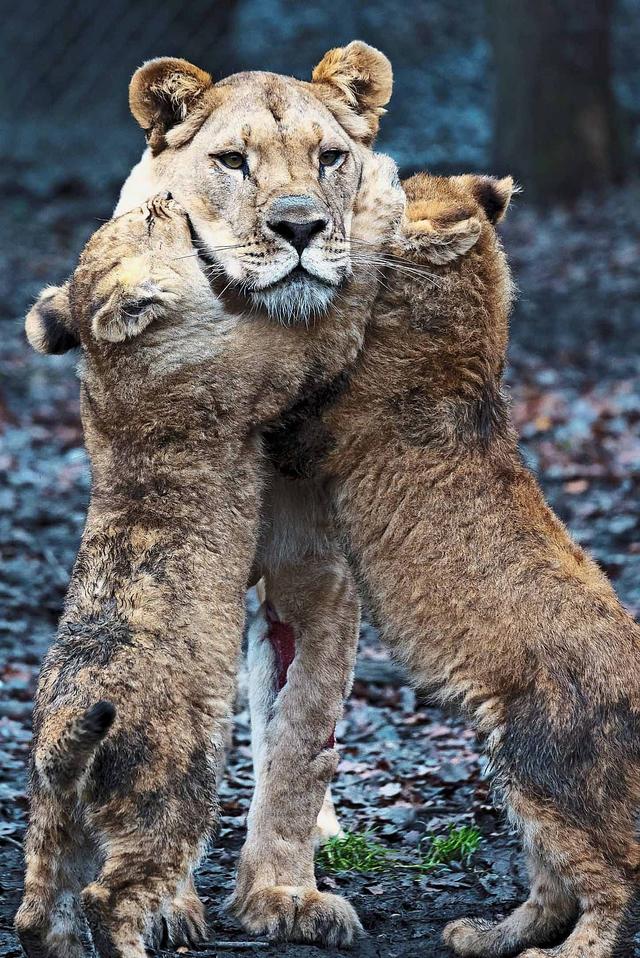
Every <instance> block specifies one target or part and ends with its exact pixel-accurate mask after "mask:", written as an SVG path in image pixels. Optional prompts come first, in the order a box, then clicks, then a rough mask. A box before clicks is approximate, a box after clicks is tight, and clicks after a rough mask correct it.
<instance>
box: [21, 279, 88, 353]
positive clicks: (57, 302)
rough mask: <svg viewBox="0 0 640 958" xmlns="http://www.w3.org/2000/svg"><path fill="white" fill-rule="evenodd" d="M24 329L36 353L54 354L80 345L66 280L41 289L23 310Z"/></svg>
mask: <svg viewBox="0 0 640 958" xmlns="http://www.w3.org/2000/svg"><path fill="white" fill-rule="evenodd" d="M24 331H25V333H26V335H27V339H28V340H29V343H30V345H31V346H32V347H33V348H34V349H35V350H36V352H39V353H46V354H48V355H58V354H59V353H66V352H68V351H69V350H70V349H75V348H76V346H79V345H80V339H79V338H78V335H77V333H76V331H75V329H74V326H73V322H72V320H71V309H70V306H69V284H68V283H65V284H64V286H47V287H45V289H43V290H42V292H41V293H40V295H39V296H38V299H37V300H36V302H35V303H34V304H33V306H32V307H31V309H30V310H29V312H28V313H27V316H26V319H25V322H24Z"/></svg>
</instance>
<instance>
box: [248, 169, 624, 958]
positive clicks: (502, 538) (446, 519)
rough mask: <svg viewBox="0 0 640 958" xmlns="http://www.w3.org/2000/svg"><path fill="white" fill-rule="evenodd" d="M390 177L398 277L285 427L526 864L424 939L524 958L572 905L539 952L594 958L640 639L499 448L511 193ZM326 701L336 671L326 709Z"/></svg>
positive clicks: (603, 944) (602, 942)
mask: <svg viewBox="0 0 640 958" xmlns="http://www.w3.org/2000/svg"><path fill="white" fill-rule="evenodd" d="M405 186H406V192H407V197H408V200H409V204H408V207H407V226H406V240H405V242H404V243H403V244H401V245H400V246H399V247H398V248H397V249H396V251H395V252H396V255H398V256H401V257H403V262H404V263H405V265H406V264H407V261H408V262H409V263H410V264H411V266H412V268H413V269H414V272H412V273H408V272H406V271H403V270H402V269H394V264H393V263H392V262H390V264H389V267H388V269H387V274H386V276H385V278H384V283H383V285H382V287H381V291H380V294H379V298H378V300H377V303H376V306H375V309H374V313H373V317H372V321H371V323H370V325H369V327H368V332H367V337H366V341H365V346H364V349H363V352H362V354H361V358H360V360H359V362H358V364H357V366H356V368H355V370H354V371H353V373H352V375H351V376H350V381H349V386H348V388H347V389H346V390H345V391H344V392H343V393H342V395H341V396H339V397H338V398H337V400H336V401H335V402H333V404H328V405H327V407H326V410H325V412H324V414H323V415H321V417H320V418H319V417H318V415H317V411H316V414H315V415H314V416H312V417H310V420H309V421H308V422H306V423H298V424H297V425H296V424H295V423H294V421H293V420H291V419H289V423H290V424H294V425H296V429H297V443H298V446H299V447H300V448H302V449H307V450H308V449H316V450H318V455H317V456H316V457H315V459H313V460H312V461H309V459H308V458H307V464H308V468H309V469H310V471H311V472H313V471H314V470H315V471H317V472H320V473H322V474H324V475H325V476H327V477H330V479H331V482H332V490H333V496H334V502H335V505H336V510H337V518H338V521H339V526H340V529H341V532H342V533H343V534H344V535H345V537H346V544H347V548H348V550H349V554H350V555H351V556H352V559H353V565H354V568H355V570H356V573H357V576H358V579H359V582H360V585H361V588H362V589H363V591H364V594H365V595H366V598H367V600H368V604H369V605H370V607H371V609H372V612H373V614H374V617H375V620H376V622H377V623H378V625H379V627H380V630H381V634H382V637H383V638H384V639H385V641H386V642H388V643H389V644H390V646H391V648H392V649H393V651H394V652H395V654H396V655H397V656H398V657H399V658H400V659H401V660H402V661H403V663H405V665H407V666H408V668H409V669H410V671H411V672H412V674H413V676H414V678H415V681H416V682H417V683H419V684H420V685H422V686H426V687H429V688H431V689H432V690H433V691H435V692H436V693H437V694H439V695H440V697H441V699H442V700H443V701H450V702H452V703H454V704H457V705H458V706H459V707H460V708H462V709H463V710H464V712H465V713H466V714H468V715H469V716H470V717H471V718H472V719H473V720H475V722H476V724H477V726H478V728H479V729H480V731H481V732H482V733H483V734H484V735H486V736H487V743H488V747H489V751H490V757H491V761H492V765H493V767H494V769H495V771H496V781H497V785H498V786H499V790H500V792H501V793H502V796H503V798H504V799H505V801H506V803H507V807H508V809H509V814H510V816H511V818H512V820H513V822H514V824H515V825H517V826H518V827H519V828H520V830H521V831H522V835H523V839H524V843H525V847H526V849H527V851H528V853H529V855H530V861H531V867H532V879H533V888H532V892H531V897H530V899H529V902H528V903H527V904H526V905H525V906H522V908H520V909H518V910H517V911H516V912H515V913H514V914H513V915H512V916H510V917H509V918H507V919H506V920H505V921H504V922H502V923H498V924H497V925H495V926H488V925H487V924H486V923H482V922H473V921H468V920H463V921H461V922H454V923H452V924H450V925H449V926H448V927H447V929H446V930H445V941H446V942H447V944H449V945H450V946H451V947H452V948H453V949H454V950H456V951H457V953H459V954H460V955H469V956H472V955H473V956H500V955H507V954H516V953H521V954H522V955H524V956H527V958H533V956H538V955H542V954H547V952H543V951H541V950H540V948H539V947H538V946H542V945H545V944H547V943H549V942H550V941H551V940H552V939H553V938H554V937H556V936H558V934H559V933H561V932H564V933H565V934H566V933H567V931H568V930H569V928H570V925H571V922H572V920H573V919H574V918H575V915H576V914H578V915H579V918H578V923H577V925H576V927H575V930H574V931H573V932H572V933H571V934H570V935H569V937H568V938H567V939H566V941H565V942H564V944H563V945H562V946H561V947H560V949H559V950H556V951H553V954H554V955H557V956H562V958H585V956H589V958H609V956H611V955H613V954H614V952H615V953H617V951H616V949H619V948H623V947H624V941H625V939H624V935H625V933H626V932H627V931H628V928H627V925H628V923H629V922H630V921H631V918H632V917H633V909H634V906H635V904H636V902H635V898H636V895H637V891H636V883H637V869H638V865H639V863H640V856H639V847H638V843H637V839H636V833H635V822H636V817H637V812H638V804H639V800H640V786H639V784H638V782H639V773H640V672H639V668H638V660H639V653H640V630H639V629H638V627H637V625H636V624H635V623H634V622H633V620H632V619H631V618H630V617H629V615H627V613H626V612H625V611H624V610H623V609H622V607H621V605H620V603H619V602H618V600H617V598H616V596H615V594H614V592H613V590H612V588H611V586H610V584H609V582H608V581H607V579H606V577H605V576H604V575H603V573H602V572H601V571H600V570H599V569H598V567H597V566H596V565H595V563H594V562H593V561H592V560H591V559H590V558H588V557H587V556H586V555H585V554H584V552H583V551H582V550H581V549H580V548H579V547H578V546H577V545H575V544H574V543H573V542H572V541H571V539H570V537H569V536H568V534H567V532H566V530H565V528H564V527H563V525H562V524H561V523H560V521H559V520H558V519H557V518H556V517H555V516H554V515H553V513H552V512H551V510H550V509H549V508H548V506H547V505H546V504H545V502H544V500H543V498H542V495H541V493H540V491H539V489H538V487H537V484H536V482H535V480H534V478H533V477H532V476H531V474H530V473H529V472H528V470H527V469H526V468H525V467H524V466H523V465H522V463H521V461H520V458H519V456H518V452H517V445H516V437H515V435H514V432H513V429H512V427H511V424H510V421H509V414H508V406H507V404H506V400H505V398H504V396H503V394H502V391H501V377H502V370H503V366H504V361H505V350H506V343H507V316H508V311H509V306H510V301H511V280H510V277H509V272H508V269H507V265H506V261H505V258H504V254H503V252H502V250H501V247H500V244H499V241H498V239H497V237H496V234H495V231H494V228H493V225H492V224H493V223H495V222H497V221H498V220H499V219H500V218H501V216H502V215H503V213H504V209H505V207H506V204H507V202H508V198H509V195H510V192H511V189H510V186H511V184H510V183H509V182H508V181H490V180H487V178H472V177H462V178H460V177H453V178H450V179H441V178H436V177H429V176H425V175H420V176H417V177H414V178H413V179H411V180H409V181H408V182H407V183H406V184H405ZM443 251H448V254H447V255H446V256H443ZM399 265H401V263H400V264H399ZM314 436H315V440H314ZM318 436H322V442H321V443H320V442H319V441H318ZM314 442H315V445H314ZM274 451H275V457H274V458H275V460H276V461H278V460H279V465H280V468H281V469H283V470H285V471H288V470H290V469H291V468H292V463H294V462H296V461H301V460H300V458H299V448H298V450H296V441H295V440H294V439H293V438H292V437H289V440H288V442H287V443H286V444H285V443H280V444H279V445H278V446H277V447H276V448H275V450H272V453H273V452H274ZM296 456H298V459H296ZM298 574H299V575H302V572H299V573H298ZM317 575H318V572H317V570H316V576H317ZM268 598H269V592H268V590H267V599H268ZM310 604H311V605H312V604H313V599H312V601H311V603H310ZM311 614H312V609H311V608H310V609H309V610H307V612H306V615H307V616H309V615H311ZM301 641H304V640H301ZM307 681H308V682H313V681H316V680H315V678H314V679H311V677H309V679H308V680H307ZM338 689H339V680H338V677H337V676H336V683H335V687H334V691H333V693H332V697H331V700H332V702H335V700H336V699H337V697H338V695H339V691H338ZM281 772H282V774H284V772H283V768H282V766H281ZM283 787H284V786H282V785H281V788H283Z"/></svg>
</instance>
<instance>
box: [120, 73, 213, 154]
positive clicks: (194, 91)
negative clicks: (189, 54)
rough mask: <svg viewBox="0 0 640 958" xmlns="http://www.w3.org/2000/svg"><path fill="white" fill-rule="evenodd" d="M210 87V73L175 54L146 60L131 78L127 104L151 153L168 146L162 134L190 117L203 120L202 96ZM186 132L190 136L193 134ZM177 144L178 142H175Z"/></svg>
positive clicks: (211, 84)
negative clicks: (141, 130) (140, 128)
mask: <svg viewBox="0 0 640 958" xmlns="http://www.w3.org/2000/svg"><path fill="white" fill-rule="evenodd" d="M212 87H213V80H212V79H211V76H210V74H208V73H207V72H206V71H205V70H201V69H200V68H199V67H196V66H194V65H193V64H192V63H188V62H187V61H186V60H178V59H176V58H174V57H159V58H158V59H156V60H148V61H147V62H146V63H144V64H143V65H142V66H141V67H140V68H139V69H138V70H136V72H135V73H134V74H133V77H132V78H131V83H130V85H129V106H130V107H131V112H132V113H133V115H134V117H135V118H136V120H137V121H138V123H139V124H140V126H141V127H142V129H143V130H144V131H145V133H146V136H147V142H148V143H149V146H150V147H151V150H152V152H153V153H159V152H160V151H161V150H163V149H164V148H165V146H166V145H167V141H166V139H165V134H166V133H167V132H168V131H169V130H170V129H171V128H172V127H174V126H176V125H177V124H179V123H182V122H183V121H184V120H186V119H187V118H188V117H189V116H191V117H192V118H193V119H194V120H200V121H201V120H202V119H204V115H205V114H204V113H203V111H201V110H199V109H198V108H199V107H201V106H202V96H203V94H204V93H206V91H207V90H210V89H211V88H212ZM193 132H195V129H194V130H193V131H191V130H190V131H189V136H192V135H193ZM175 145H178V144H175Z"/></svg>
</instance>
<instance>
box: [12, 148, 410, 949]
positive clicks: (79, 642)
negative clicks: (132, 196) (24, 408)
mask: <svg viewBox="0 0 640 958" xmlns="http://www.w3.org/2000/svg"><path fill="white" fill-rule="evenodd" d="M403 206H404V195H403V193H402V190H401V189H400V188H399V185H398V184H397V177H396V173H395V167H394V165H393V163H391V162H390V161H389V160H387V158H385V157H374V156H373V155H368V156H366V157H365V158H364V160H363V181H362V184H361V187H360V190H359V192H358V194H357V197H356V198H355V202H354V206H353V208H352V211H351V215H352V219H353V223H352V230H353V235H354V237H358V236H364V235H371V234H372V233H373V234H376V235H379V236H380V243H382V242H384V241H385V240H387V239H388V237H389V236H390V235H391V234H392V233H393V231H394V230H395V228H396V226H397V223H398V221H399V219H400V216H401V213H402V209H403ZM191 235H192V231H191V229H190V223H189V220H188V218H187V216H186V214H185V213H184V211H183V210H182V209H181V208H180V207H178V206H177V204H176V203H175V202H174V201H172V200H168V199H155V200H153V201H152V202H151V203H148V204H145V206H144V207H143V209H142V210H136V211H134V212H132V213H129V214H124V215H123V216H121V217H119V218H118V219H116V220H113V221H112V222H111V223H110V224H107V225H106V226H104V227H103V228H102V229H101V230H100V231H99V232H98V233H97V234H96V236H95V237H94V238H93V239H92V240H91V241H90V243H89V244H88V247H87V249H86V251H85V253H84V254H83V256H82V258H81V261H80V265H79V267H78V269H77V271H76V273H75V274H74V277H73V279H72V281H71V282H70V284H67V285H66V286H65V287H63V288H61V289H58V290H51V289H49V290H46V291H45V292H44V293H43V295H42V297H41V299H40V300H39V301H38V303H37V304H36V305H35V306H34V308H33V310H32V311H31V313H30V314H29V317H28V318H27V324H26V325H27V332H28V336H29V338H30V341H31V342H32V344H33V345H34V346H35V347H36V348H38V349H40V350H41V351H44V352H50V351H60V349H61V348H62V347H61V344H62V345H64V346H67V347H68V346H69V345H72V344H77V343H80V344H81V345H82V348H83V361H82V363H81V377H82V383H83V393H82V415H83V423H84V428H85V435H86V441H87V447H88V450H89V453H90V456H91V460H92V472H93V489H92V501H91V507H90V511H89V517H88V521H87V528H86V530H85V535H84V538H83V543H82V547H81V551H80V555H79V557H78V562H77V564H76V568H75V571H74V577H73V580H72V583H71V586H70V591H69V597H68V601H67V608H66V611H65V615H64V617H63V620H62V622H61V625H60V631H59V635H58V639H57V641H56V643H55V645H54V646H53V648H52V650H51V651H50V653H49V654H48V656H47V660H46V662H45V665H44V667H43V672H42V679H41V683H40V687H39V690H38V697H37V705H36V720H35V729H36V736H35V744H34V760H33V769H34V771H33V787H32V809H31V824H30V829H29V835H28V840H27V878H26V884H25V898H24V900H23V903H22V905H21V908H20V910H19V912H18V916H17V919H16V924H17V928H18V931H19V934H20V937H21V940H22V941H23V943H24V945H25V948H26V949H27V951H28V952H29V954H30V955H32V956H39V955H50V956H52V958H53V956H56V958H58V956H63V955H79V954H81V953H82V941H81V939H82V927H83V921H82V911H84V913H85V914H86V917H87V918H88V919H89V923H90V926H91V930H92V935H93V939H94V943H95V945H96V947H97V949H98V951H99V953H100V954H101V955H105V956H106V955H109V956H113V955H120V954H122V955H124V954H127V955H128V956H130V955H133V954H138V955H142V954H143V953H144V947H145V944H154V943H156V942H157V941H158V940H159V939H158V930H159V928H160V927H161V920H162V921H164V922H165V924H166V926H167V929H168V939H169V941H171V942H174V943H175V942H179V941H182V940H185V939H186V940H187V941H189V940H194V939H196V938H197V937H198V936H201V934H202V930H203V920H202V909H201V906H200V904H199V902H198V899H197V896H196V894H195V891H194V889H193V884H192V880H191V872H192V870H193V867H194V865H195V863H196V862H197V859H198V857H199V854H200V853H201V850H202V847H203V845H204V844H205V842H206V839H207V837H208V835H209V832H210V830H211V827H212V825H213V821H214V816H213V812H214V808H213V806H214V803H215V794H216V777H217V772H218V768H219V759H220V756H221V753H222V748H223V743H224V738H225V729H226V725H227V720H228V714H229V707H230V699H231V696H232V693H233V689H234V677H235V666H236V659H237V653H238V647H239V640H240V634H241V628H242V618H243V594H244V589H245V587H246V583H247V580H248V578H249V573H250V568H251V561H252V558H253V555H254V551H255V544H256V534H257V525H258V522H257V520H258V510H259V503H260V495H261V482H260V472H261V470H260V465H261V453H260V446H261V443H260V436H259V428H260V427H261V426H262V425H264V424H265V423H266V422H268V421H270V420H274V419H275V418H276V417H277V416H279V415H282V414H283V412H284V411H286V409H287V408H288V407H289V406H290V405H291V404H292V403H293V401H294V399H295V397H296V396H298V395H304V394H305V393H306V392H307V391H309V389H316V388H319V387H320V388H321V387H322V384H323V383H325V384H328V383H331V382H334V381H335V379H336V377H338V376H339V375H340V374H341V373H342V370H343V368H344V367H345V366H346V365H348V364H349V363H352V362H353V361H354V360H355V358H356V356H357V353H358V351H359V349H360V348H361V345H362V339H363V335H364V325H365V320H366V318H367V316H368V314H369V312H370V309H371V305H372V302H373V297H374V295H375V287H374V286H372V284H371V283H370V281H369V276H368V274H367V272H366V271H365V270H363V269H360V268H359V267H357V266H356V268H355V270H354V271H353V273H352V275H351V277H350V280H349V283H348V286H346V287H345V289H344V290H343V292H342V295H341V300H340V305H339V306H336V307H334V308H333V309H332V310H331V311H330V312H329V313H328V314H327V315H326V317H323V318H322V319H317V320H316V322H315V323H314V325H313V327H312V328H310V329H305V328H304V327H303V326H294V327H290V328H284V327H282V326H279V325H277V324H274V323H272V322H271V321H270V320H268V319H266V318H260V317H259V316H251V317H245V316H243V315H242V314H240V315H238V314H237V313H235V312H231V311H228V310H226V309H225V307H224V305H223V303H222V301H221V300H220V299H219V297H217V296H216V294H215V293H214V292H213V291H212V289H211V287H210V284H209V282H208V279H207V270H206V265H205V264H204V263H203V262H202V261H201V260H200V259H199V258H198V257H197V256H196V254H195V252H194V250H193V247H192V245H191ZM203 267H204V268H203ZM111 725H113V728H111ZM332 745H333V743H332V742H329V741H328V740H327V741H325V742H324V743H323V748H322V749H321V751H322V754H321V755H318V756H317V761H316V768H317V769H323V772H322V775H323V780H324V787H326V783H327V781H328V778H329V777H330V774H331V773H332V771H333V770H334V768H335V764H336V753H335V750H334V749H333V747H332ZM314 904H315V907H316V909H317V910H319V911H320V912H326V913H327V914H329V915H331V916H333V915H334V914H335V913H336V912H339V911H340V910H342V911H343V912H344V913H345V916H346V918H345V920H346V921H347V922H348V924H349V927H356V928H357V927H359V926H358V921H357V918H356V916H355V914H354V913H352V911H351V909H350V907H349V906H348V905H346V903H344V902H342V900H341V899H339V898H337V896H331V895H319V894H318V893H317V892H315V900H314Z"/></svg>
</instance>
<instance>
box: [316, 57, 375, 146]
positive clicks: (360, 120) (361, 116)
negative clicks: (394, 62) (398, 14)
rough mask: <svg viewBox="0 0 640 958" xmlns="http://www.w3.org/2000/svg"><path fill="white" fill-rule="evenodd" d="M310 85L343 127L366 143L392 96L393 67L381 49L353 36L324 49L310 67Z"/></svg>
mask: <svg viewBox="0 0 640 958" xmlns="http://www.w3.org/2000/svg"><path fill="white" fill-rule="evenodd" d="M312 86H313V87H314V92H315V93H316V95H317V96H319V98H320V99H321V100H323V101H324V103H325V105H326V106H327V107H328V108H329V109H330V110H331V112H332V113H333V114H334V115H335V117H336V119H337V120H338V122H339V123H340V124H341V125H342V126H343V127H344V128H345V129H346V131H347V132H348V133H349V134H350V135H351V136H353V137H354V139H357V140H361V141H362V142H363V143H367V144H368V143H371V142H372V140H373V139H374V137H375V135H376V133H377V132H378V126H379V123H380V117H381V116H382V115H383V114H384V113H385V112H386V111H385V109H384V107H385V106H386V104H387V103H388V102H389V100H390V99H391V91H392V89H393V71H392V69H391V63H390V62H389V60H388V59H387V58H386V56H385V55H384V53H380V51H379V50H376V49H375V47H370V46H369V45H368V44H367V43H362V41H360V40H353V42H352V43H350V44H349V45H348V46H346V47H336V49H335V50H329V52H328V53H325V55H324V57H323V58H322V60H321V61H320V63H319V64H318V66H317V67H316V68H315V70H314V71H313V74H312Z"/></svg>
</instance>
